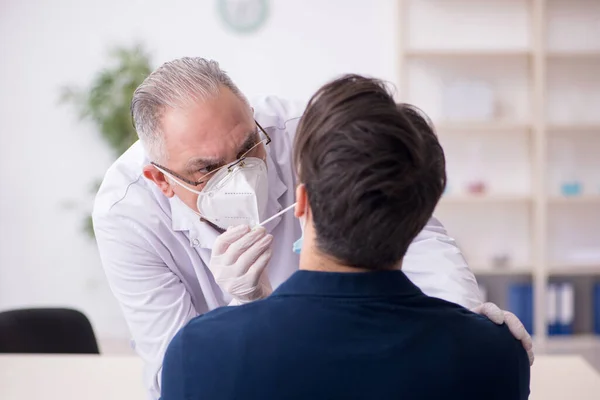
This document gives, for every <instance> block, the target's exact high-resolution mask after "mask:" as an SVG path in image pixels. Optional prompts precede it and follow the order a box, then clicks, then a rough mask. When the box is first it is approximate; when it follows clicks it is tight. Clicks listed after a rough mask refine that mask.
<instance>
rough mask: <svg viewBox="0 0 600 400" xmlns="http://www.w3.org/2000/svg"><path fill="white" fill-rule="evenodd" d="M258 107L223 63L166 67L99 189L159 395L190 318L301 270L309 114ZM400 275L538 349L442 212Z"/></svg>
mask: <svg viewBox="0 0 600 400" xmlns="http://www.w3.org/2000/svg"><path fill="white" fill-rule="evenodd" d="M252 106H253V107H254V108H252ZM252 106H251V105H250V104H249V103H248V100H247V99H246V98H245V96H244V95H243V94H242V93H241V92H240V91H239V89H238V88H237V87H236V85H235V84H234V83H233V82H232V81H231V80H230V78H229V77H228V76H227V75H226V74H225V72H223V71H222V70H221V69H220V68H219V65H218V64H217V63H216V62H214V61H208V60H205V59H202V58H183V59H178V60H174V61H171V62H168V63H166V64H164V65H162V66H161V67H160V68H158V69H157V70H156V71H154V72H153V73H152V74H151V75H150V76H149V77H148V78H147V79H146V80H145V81H144V82H143V83H142V84H141V85H140V87H139V88H138V89H137V90H136V91H135V94H134V96H133V100H132V103H131V110H132V114H133V119H134V123H135V126H136V129H137V132H138V135H139V137H140V141H139V142H138V143H136V144H134V145H133V146H132V147H131V148H130V149H129V150H127V151H126V152H125V153H124V154H123V155H122V156H121V157H120V158H119V159H118V160H117V161H116V162H115V163H114V164H113V165H112V166H111V167H110V168H109V170H108V172H107V173H106V176H105V178H104V182H103V183H102V186H101V188H100V191H99V192H98V195H97V197H96V201H95V205H94V211H93V221H94V229H95V233H96V238H97V242H98V247H99V250H100V256H101V259H102V264H103V266H104V269H105V271H106V275H107V277H108V281H109V283H110V287H111V289H112V291H113V293H114V295H115V296H116V298H117V299H118V301H119V303H120V305H121V307H122V310H123V312H124V314H125V319H126V320H127V323H128V325H129V329H130V330H131V334H132V336H133V340H134V343H135V349H136V351H137V352H138V354H139V355H140V356H141V357H142V358H143V360H144V362H145V364H146V371H145V383H146V385H147V388H148V390H149V391H150V393H151V396H152V397H155V398H156V397H158V396H159V395H160V381H159V376H160V370H161V364H162V360H163V356H164V352H165V349H166V347H167V345H168V344H169V341H170V340H171V339H172V338H173V336H174V335H175V333H176V332H177V331H178V330H179V329H180V328H181V327H182V326H184V325H185V324H186V323H187V322H188V321H189V320H190V319H192V318H194V317H196V316H198V315H199V314H202V313H205V312H207V311H209V310H212V309H214V308H217V307H220V306H225V305H236V304H241V303H246V302H251V301H254V300H258V299H261V298H264V297H266V296H268V295H269V294H270V293H271V291H272V289H273V288H275V287H277V286H278V285H279V284H281V283H282V282H283V281H284V280H286V279H287V278H288V277H289V276H290V275H291V274H292V273H293V272H294V271H295V270H296V269H297V268H298V255H297V254H295V253H294V252H293V250H292V245H293V243H294V242H295V241H296V240H297V239H298V238H299V237H300V235H301V229H300V226H299V224H298V221H297V220H296V219H295V217H294V215H293V213H292V212H285V209H286V208H288V207H289V206H291V205H293V204H294V201H295V199H294V193H295V191H294V189H295V186H296V175H295V171H294V168H293V166H292V162H291V154H292V153H291V144H292V141H293V136H294V133H295V129H296V126H297V124H298V121H299V117H300V116H301V110H300V109H294V108H293V107H292V106H290V105H289V104H288V103H286V102H283V101H281V100H279V99H277V98H273V97H268V98H266V99H264V100H263V101H262V102H258V103H256V104H253V105H252ZM323 162H324V163H326V160H323ZM348 212H352V210H348ZM273 216H275V218H271V217H273ZM258 224H261V226H258V227H257V225H258ZM252 228H253V229H252ZM368 234H369V232H365V235H368ZM403 271H404V272H405V273H406V275H407V276H408V277H409V278H410V279H411V280H412V281H413V282H414V283H415V284H416V285H417V286H419V287H420V288H421V289H422V290H423V291H424V292H425V293H426V294H428V295H430V296H434V297H439V298H442V299H445V300H448V301H452V302H455V303H458V304H461V305H463V306H464V307H467V308H469V309H474V308H475V311H476V312H479V313H482V314H484V315H486V316H487V317H489V318H490V319H492V320H494V322H496V323H502V322H503V321H506V323H507V324H508V325H509V327H510V328H511V331H512V332H513V334H514V335H515V337H516V338H517V339H519V340H522V341H523V345H524V346H525V347H526V349H527V350H531V338H530V337H529V335H528V334H527V332H526V331H525V330H524V328H523V326H522V324H521V323H520V321H519V320H518V319H517V318H516V317H515V316H514V315H512V314H510V313H506V312H502V311H500V310H499V309H498V308H497V307H495V306H494V305H490V304H486V305H481V300H480V295H479V291H478V288H477V283H476V281H475V278H474V276H473V274H472V272H471V271H470V270H469V268H468V267H467V265H466V262H465V260H464V258H463V256H462V255H461V252H460V250H459V249H458V248H457V246H456V244H455V243H454V241H453V240H452V239H451V238H449V237H448V236H447V234H446V231H445V229H444V227H443V226H442V225H441V224H440V223H439V222H438V221H437V220H435V219H434V218H432V219H431V221H430V222H429V224H428V225H427V226H426V227H425V229H424V230H423V232H421V234H420V235H419V236H418V237H417V239H416V240H415V241H414V242H413V244H412V245H411V246H410V248H409V250H408V254H407V255H406V258H405V260H404V266H403ZM532 357H533V355H531V359H532Z"/></svg>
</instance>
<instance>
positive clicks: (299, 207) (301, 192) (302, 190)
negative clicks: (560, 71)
mask: <svg viewBox="0 0 600 400" xmlns="http://www.w3.org/2000/svg"><path fill="white" fill-rule="evenodd" d="M307 204H308V198H307V196H306V186H304V184H300V185H298V186H297V187H296V207H295V208H294V215H295V216H296V218H300V217H301V216H303V215H304V213H305V212H306V205H307Z"/></svg>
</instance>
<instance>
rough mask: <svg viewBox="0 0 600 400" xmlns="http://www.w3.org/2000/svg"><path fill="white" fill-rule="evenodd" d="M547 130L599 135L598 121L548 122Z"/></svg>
mask: <svg viewBox="0 0 600 400" xmlns="http://www.w3.org/2000/svg"><path fill="white" fill-rule="evenodd" d="M546 129H547V130H548V131H549V132H565V133H597V134H598V135H600V123H597V124H549V125H548V126H547V127H546Z"/></svg>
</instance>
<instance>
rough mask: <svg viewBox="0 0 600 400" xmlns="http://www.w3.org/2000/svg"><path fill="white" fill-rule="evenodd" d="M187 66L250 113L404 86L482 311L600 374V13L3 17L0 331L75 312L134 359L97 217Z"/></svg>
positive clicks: (67, 13) (165, 9) (489, 9)
mask: <svg viewBox="0 0 600 400" xmlns="http://www.w3.org/2000/svg"><path fill="white" fill-rule="evenodd" d="M182 56H202V57H206V58H212V59H215V60H218V61H219V62H220V64H221V66H222V67H223V68H224V69H225V70H226V71H228V72H229V73H230V75H231V77H232V78H233V80H234V81H235V82H236V83H237V84H238V85H239V87H240V88H241V90H242V91H243V92H244V93H245V94H246V95H247V96H248V97H249V98H253V97H255V96H260V95H267V94H269V95H277V96H281V97H284V98H288V99H291V100H295V101H300V102H305V101H306V100H308V98H309V97H310V95H311V94H312V93H313V92H314V91H315V90H316V89H317V88H318V87H319V86H320V85H321V84H323V83H325V82H326V81H328V80H329V79H332V78H334V77H336V76H338V75H339V74H342V73H349V72H352V73H359V74H367V75H372V76H375V77H378V78H382V79H385V80H388V81H390V82H391V83H393V84H394V85H395V86H396V88H397V99H398V101H407V102H410V103H413V104H415V105H417V106H418V107H420V108H421V109H423V110H424V111H425V112H426V113H427V114H428V115H429V116H430V117H431V118H432V120H433V121H434V123H435V125H436V128H437V131H438V134H439V136H440V140H441V141H442V143H443V146H444V149H445V151H446V154H447V159H448V173H449V185H448V188H447V191H446V193H445V196H444V199H443V200H442V202H441V204H440V206H439V209H438V211H437V216H438V217H439V218H440V219H441V220H442V222H443V223H444V224H445V225H446V227H447V228H448V231H449V233H450V235H451V236H453V237H455V238H456V239H457V241H458V243H459V245H460V246H461V248H462V250H463V251H464V254H465V256H466V257H467V259H468V261H469V264H470V266H471V268H472V269H473V271H474V272H475V273H476V275H477V278H478V281H479V283H480V286H481V289H482V292H483V293H484V295H485V296H486V298H487V300H488V301H492V302H495V303H497V304H498V305H499V306H500V307H501V308H503V309H509V310H511V311H513V312H515V313H516V314H517V315H518V316H519V317H520V318H521V320H522V321H523V322H524V323H525V325H526V327H527V328H528V330H529V331H530V332H531V333H533V335H534V338H535V340H536V345H537V350H538V352H541V353H544V352H548V353H562V352H566V353H571V352H574V353H579V354H582V355H584V357H586V358H587V359H588V360H589V361H590V362H591V363H592V364H593V365H595V366H596V367H597V368H599V369H600V112H599V111H600V1H597V0H485V1H483V0H404V1H398V0H328V1H321V0H285V1H284V0H270V1H269V0H210V1H209V0H205V1H200V0H195V1H191V0H173V1H169V2H166V1H159V0H128V1H123V0H119V1H117V0H105V1H102V2H99V1H90V0H77V1H75V0H56V1H48V0H46V1H43V0H29V1H16V0H0V57H1V60H2V62H1V63H0V177H1V182H2V192H1V196H0V311H2V310H8V309H14V308H21V307H49V306H55V307H72V308H76V309H79V310H81V311H83V312H84V313H85V314H86V315H87V316H88V317H89V318H90V320H91V322H92V325H93V327H94V331H95V333H96V335H97V337H98V339H99V341H100V346H101V348H102V351H103V352H108V353H111V352H113V353H129V352H131V350H130V348H129V333H128V329H127V326H126V324H125V322H124V320H123V318H122V316H121V312H120V310H119V307H118V305H117V303H116V301H115V300H114V298H113V297H112V294H111V293H110V290H109V288H108V285H107V283H106V280H105V278H104V274H103V271H102V268H101V265H100V260H99V257H98V253H97V250H96V246H95V243H94V240H93V237H92V236H91V235H90V230H89V220H88V217H89V212H90V211H91V207H92V201H93V197H94V193H95V192H94V191H95V189H96V188H97V184H98V182H99V181H100V180H101V179H102V176H103V174H104V172H105V171H106V169H107V168H108V167H109V166H110V164H111V163H112V162H113V161H114V160H115V158H116V157H117V156H118V155H119V154H120V153H121V152H122V151H123V150H124V149H126V148H127V146H129V145H130V144H131V142H132V141H133V140H135V132H133V131H132V129H131V126H130V122H129V120H128V106H129V104H128V102H129V100H130V96H131V93H132V91H133V89H134V88H135V87H136V86H137V84H139V83H140V76H142V77H143V76H144V75H145V74H147V73H148V72H149V71H151V70H152V69H154V68H156V67H157V66H159V65H160V64H162V63H163V62H165V61H168V60H171V59H173V58H177V57H182ZM81 117H84V118H83V119H82V118H81Z"/></svg>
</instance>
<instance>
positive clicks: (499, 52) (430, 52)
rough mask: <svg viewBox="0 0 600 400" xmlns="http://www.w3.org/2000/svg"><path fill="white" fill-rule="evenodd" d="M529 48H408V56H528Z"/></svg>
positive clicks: (406, 52) (529, 53)
mask: <svg viewBox="0 0 600 400" xmlns="http://www.w3.org/2000/svg"><path fill="white" fill-rule="evenodd" d="M531 54H532V52H531V50H529V49H406V51H405V55H406V56H407V57H468V58H471V57H526V56H530V55H531Z"/></svg>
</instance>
